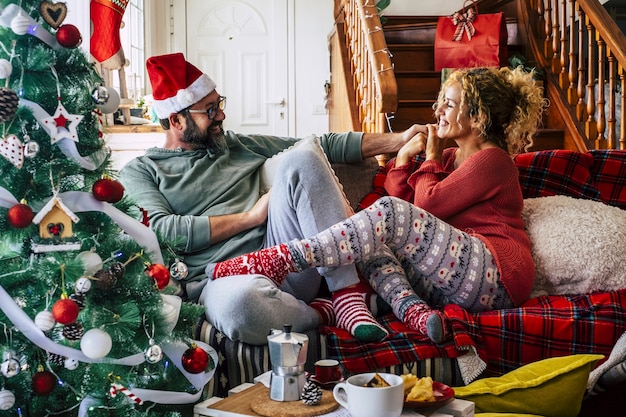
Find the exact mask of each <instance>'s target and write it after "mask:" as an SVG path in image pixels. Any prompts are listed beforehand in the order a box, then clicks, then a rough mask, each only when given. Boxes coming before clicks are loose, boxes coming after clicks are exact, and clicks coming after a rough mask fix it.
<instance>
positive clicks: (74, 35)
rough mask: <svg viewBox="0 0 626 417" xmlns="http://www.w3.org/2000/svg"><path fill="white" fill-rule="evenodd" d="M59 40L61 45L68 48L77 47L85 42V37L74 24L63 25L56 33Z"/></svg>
mask: <svg viewBox="0 0 626 417" xmlns="http://www.w3.org/2000/svg"><path fill="white" fill-rule="evenodd" d="M56 38H57V42H59V45H61V46H64V47H66V48H76V47H77V46H79V45H80V44H81V43H82V42H83V38H82V36H81V35H80V31H79V30H78V28H77V27H76V26H74V25H63V26H61V27H60V28H59V29H58V30H57V33H56Z"/></svg>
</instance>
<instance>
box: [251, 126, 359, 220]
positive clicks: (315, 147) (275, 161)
mask: <svg viewBox="0 0 626 417" xmlns="http://www.w3.org/2000/svg"><path fill="white" fill-rule="evenodd" d="M294 149H300V150H308V151H311V152H314V153H317V154H318V155H320V156H322V158H323V159H324V160H325V161H326V163H327V165H328V169H329V170H330V172H331V173H332V174H333V177H334V178H335V180H336V182H337V186H338V187H339V190H340V191H341V193H343V186H342V185H341V182H340V181H339V179H338V178H337V176H336V175H335V171H333V168H332V166H331V165H330V161H328V157H327V156H326V153H325V152H324V150H323V149H322V146H321V145H320V140H319V138H318V137H317V136H315V135H312V136H308V137H306V138H304V139H301V140H299V141H297V142H296V143H295V144H294V145H292V146H290V147H289V148H287V149H285V150H284V151H282V152H280V153H278V154H276V155H274V156H272V157H271V158H269V159H268V160H267V161H265V163H264V164H263V166H262V167H261V190H262V191H263V192H267V191H268V190H269V189H270V188H271V187H272V183H273V181H274V178H275V177H276V175H277V173H278V171H279V169H280V165H281V164H282V163H283V161H284V160H285V157H286V156H287V155H288V154H289V152H290V151H292V150H294ZM343 197H344V200H345V201H346V209H347V210H349V212H352V211H353V210H352V208H351V207H350V203H349V202H348V198H347V197H346V195H345V193H344V194H343Z"/></svg>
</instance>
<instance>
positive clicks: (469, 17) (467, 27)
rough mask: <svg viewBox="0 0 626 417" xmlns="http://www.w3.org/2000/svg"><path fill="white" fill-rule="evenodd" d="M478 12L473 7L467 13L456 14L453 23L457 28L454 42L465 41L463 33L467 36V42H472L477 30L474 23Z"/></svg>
mask: <svg viewBox="0 0 626 417" xmlns="http://www.w3.org/2000/svg"><path fill="white" fill-rule="evenodd" d="M477 15H478V13H476V10H475V9H474V8H472V7H470V8H468V9H467V10H466V11H465V12H463V13H460V12H455V13H454V14H453V15H452V22H453V23H454V26H456V31H455V32H454V36H453V37H452V40H455V41H458V42H460V41H461V39H463V33H466V34H467V40H468V41H471V40H472V36H474V33H476V29H475V28H474V25H473V24H472V22H473V21H474V20H476V16H477Z"/></svg>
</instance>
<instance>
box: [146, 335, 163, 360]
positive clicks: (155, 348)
mask: <svg viewBox="0 0 626 417" xmlns="http://www.w3.org/2000/svg"><path fill="white" fill-rule="evenodd" d="M144 356H145V358H146V362H148V363H157V362H158V361H160V360H161V359H163V349H161V346H159V345H157V344H156V343H155V341H154V339H150V346H148V348H147V349H146V351H145V352H144Z"/></svg>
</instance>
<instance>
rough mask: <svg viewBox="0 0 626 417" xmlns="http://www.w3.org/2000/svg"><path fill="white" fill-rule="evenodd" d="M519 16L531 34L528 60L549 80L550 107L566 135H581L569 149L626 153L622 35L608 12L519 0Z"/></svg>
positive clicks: (588, 2)
mask: <svg viewBox="0 0 626 417" xmlns="http://www.w3.org/2000/svg"><path fill="white" fill-rule="evenodd" d="M518 13H519V18H520V20H521V21H522V23H521V24H523V25H524V26H525V27H527V28H530V29H531V30H529V31H528V39H527V41H528V42H527V44H528V48H529V49H530V52H531V55H533V56H534V57H535V58H536V59H537V61H538V62H539V63H540V66H542V67H543V68H544V69H545V70H546V73H547V76H548V77H550V78H551V79H550V80H549V81H550V82H548V83H547V86H548V91H547V93H548V94H549V95H550V94H552V97H549V98H551V100H550V101H551V104H552V105H553V106H554V107H557V108H558V111H559V112H560V117H563V122H564V128H565V129H566V131H569V132H570V133H571V132H577V133H578V134H579V135H571V138H570V140H571V141H572V143H571V144H570V145H571V146H572V147H573V148H577V149H580V150H585V149H593V148H596V149H626V115H625V114H624V111H623V109H624V104H625V100H624V94H623V92H624V89H625V87H626V85H625V73H624V68H625V67H626V36H624V33H623V32H622V31H621V30H620V29H619V27H618V26H617V24H616V23H615V21H614V20H613V19H612V18H611V16H610V15H609V13H608V12H607V11H606V10H605V9H604V8H603V7H602V5H601V4H600V3H599V2H598V1H597V0H530V1H523V0H518ZM552 89H554V90H552ZM567 106H569V107H567ZM570 116H571V119H568V118H569V117H570ZM577 136H578V138H577Z"/></svg>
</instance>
